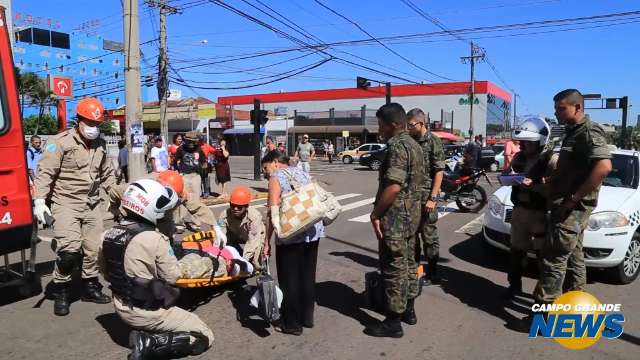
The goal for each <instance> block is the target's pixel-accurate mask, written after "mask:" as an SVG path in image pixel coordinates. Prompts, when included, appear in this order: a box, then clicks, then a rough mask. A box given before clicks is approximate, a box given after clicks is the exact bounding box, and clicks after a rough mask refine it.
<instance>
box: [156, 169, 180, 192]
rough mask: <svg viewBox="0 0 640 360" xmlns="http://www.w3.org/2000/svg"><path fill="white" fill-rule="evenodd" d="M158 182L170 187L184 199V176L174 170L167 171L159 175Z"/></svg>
mask: <svg viewBox="0 0 640 360" xmlns="http://www.w3.org/2000/svg"><path fill="white" fill-rule="evenodd" d="M157 180H158V182H159V183H160V184H162V185H164V186H169V187H171V189H173V191H175V192H176V193H177V194H178V196H180V197H182V196H183V192H184V180H183V179H182V176H181V175H180V174H179V173H178V172H177V171H173V170H166V171H163V172H161V173H160V174H158V178H157Z"/></svg>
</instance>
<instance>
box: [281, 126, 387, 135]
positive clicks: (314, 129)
mask: <svg viewBox="0 0 640 360" xmlns="http://www.w3.org/2000/svg"><path fill="white" fill-rule="evenodd" d="M364 129H367V131H369V133H370V134H377V133H378V126H377V125H367V126H362V125H345V126H342V125H327V126H293V127H290V128H289V133H296V134H300V133H308V134H329V133H331V134H341V133H342V132H343V131H348V132H350V133H356V134H359V133H361V132H362V131H363V130H364Z"/></svg>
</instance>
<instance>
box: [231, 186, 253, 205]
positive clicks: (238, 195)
mask: <svg viewBox="0 0 640 360" xmlns="http://www.w3.org/2000/svg"><path fill="white" fill-rule="evenodd" d="M252 197H253V195H251V190H249V188H248V187H246V186H238V187H237V188H235V189H233V191H232V192H231V198H230V199H229V202H230V203H231V204H233V205H249V202H250V201H251V198H252Z"/></svg>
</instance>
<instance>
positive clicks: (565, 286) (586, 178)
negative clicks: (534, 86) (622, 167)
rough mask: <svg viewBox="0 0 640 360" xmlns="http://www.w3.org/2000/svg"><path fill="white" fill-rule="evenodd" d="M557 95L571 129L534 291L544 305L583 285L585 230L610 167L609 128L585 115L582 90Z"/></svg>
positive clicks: (559, 113)
mask: <svg viewBox="0 0 640 360" xmlns="http://www.w3.org/2000/svg"><path fill="white" fill-rule="evenodd" d="M553 100H554V102H555V114H556V117H557V118H558V120H559V121H561V122H562V123H564V124H565V127H566V129H565V136H564V139H563V140H562V148H561V150H560V156H559V158H558V164H557V167H556V169H555V170H554V171H553V173H552V174H551V178H550V199H549V200H550V202H551V224H550V225H552V226H551V228H552V233H551V234H550V235H551V236H547V239H546V241H545V242H544V244H543V247H542V263H541V274H540V279H539V280H538V284H537V285H536V288H535V290H534V293H533V295H534V299H535V301H536V302H537V303H540V304H546V303H552V302H553V301H554V300H555V299H556V298H557V297H558V296H560V295H561V294H562V293H563V292H568V291H573V290H583V289H584V286H585V284H586V280H587V276H586V267H585V264H584V254H583V252H582V240H583V234H584V230H585V228H586V227H587V224H588V222H589V216H590V215H591V212H592V211H593V209H594V208H595V207H596V205H597V202H598V192H599V190H600V185H601V184H602V181H603V180H604V178H605V177H606V176H607V174H609V172H610V171H611V160H610V159H611V154H610V153H609V149H608V146H607V141H606V138H605V136H604V130H603V128H602V127H601V126H600V125H599V124H596V123H594V122H591V120H590V119H589V117H588V116H587V115H585V113H584V97H583V96H582V94H581V93H580V92H579V91H578V90H575V89H568V90H564V91H561V92H559V93H558V94H557V95H556V96H554V98H553Z"/></svg>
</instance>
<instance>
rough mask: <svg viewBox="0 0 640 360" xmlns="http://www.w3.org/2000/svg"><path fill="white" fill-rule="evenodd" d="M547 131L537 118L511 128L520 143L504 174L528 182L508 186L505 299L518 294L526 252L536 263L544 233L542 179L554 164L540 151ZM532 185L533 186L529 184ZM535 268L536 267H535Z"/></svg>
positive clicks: (548, 152)
mask: <svg viewBox="0 0 640 360" xmlns="http://www.w3.org/2000/svg"><path fill="white" fill-rule="evenodd" d="M550 133H551V130H550V128H549V125H548V124H547V122H546V121H545V120H544V119H543V118H541V117H532V118H528V119H525V121H523V122H522V124H521V125H520V126H519V127H518V128H516V130H515V131H514V136H513V139H514V141H519V142H520V147H521V150H520V151H519V152H518V153H516V155H515V157H514V158H513V161H512V162H511V163H510V167H509V169H507V173H516V174H522V175H525V176H527V178H529V179H531V183H529V182H527V183H526V184H525V185H514V186H513V187H512V189H511V202H512V203H513V213H512V216H511V247H510V249H509V274H508V277H507V279H508V281H509V288H508V289H507V292H506V294H505V298H506V299H507V300H511V299H513V298H515V297H516V296H517V295H519V294H521V293H522V272H523V269H524V268H525V266H526V262H527V252H528V251H529V250H531V249H533V250H535V251H536V254H537V255H538V256H537V258H538V262H540V261H542V259H540V249H541V248H542V244H543V242H544V235H545V229H546V228H545V225H546V220H545V214H546V209H547V200H546V196H545V193H544V192H543V190H542V189H541V186H540V185H541V184H542V183H543V181H544V180H543V179H544V178H546V177H548V176H549V175H551V171H552V169H553V167H554V164H553V162H552V158H554V156H553V150H549V151H546V152H543V151H544V148H545V145H546V144H547V142H548V141H549V134H550ZM532 184H535V185H532ZM538 267H539V266H538Z"/></svg>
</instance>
